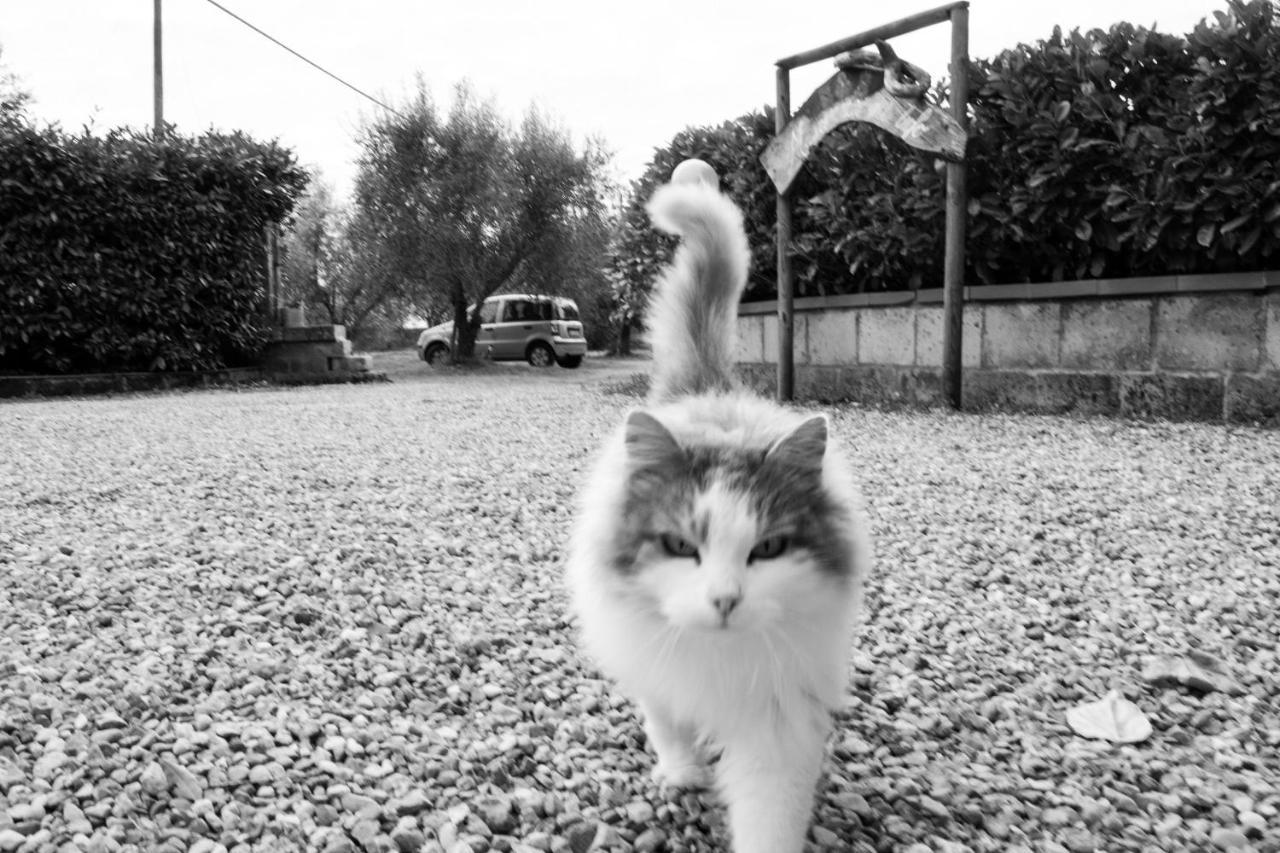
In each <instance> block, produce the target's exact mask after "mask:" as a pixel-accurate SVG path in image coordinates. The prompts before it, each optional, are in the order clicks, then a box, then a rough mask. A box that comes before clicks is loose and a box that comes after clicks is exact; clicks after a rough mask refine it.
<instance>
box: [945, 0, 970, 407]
mask: <svg viewBox="0 0 1280 853" xmlns="http://www.w3.org/2000/svg"><path fill="white" fill-rule="evenodd" d="M968 66H969V8H968V5H967V4H965V5H962V6H958V7H957V8H954V9H952V10H951V115H952V117H953V118H955V120H956V121H957V122H959V123H960V126H961V127H962V128H964V129H966V130H967V129H968V127H969V120H968V113H967V110H968V104H969V67H968ZM965 177H966V174H965V163H964V161H963V160H961V161H959V162H955V163H947V208H946V210H947V221H946V250H945V252H946V254H945V256H944V259H943V271H942V286H943V293H942V314H943V322H942V391H943V393H944V394H945V395H946V397H947V402H948V403H949V404H950V406H951V408H953V409H959V408H960V407H961V404H962V402H963V388H962V385H963V381H962V379H963V373H964V371H963V358H964V237H965V216H966V215H967V211H968V207H969V194H968V189H967V187H966V180H965Z"/></svg>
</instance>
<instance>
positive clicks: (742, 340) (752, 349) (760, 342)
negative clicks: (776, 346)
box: [737, 314, 771, 364]
mask: <svg viewBox="0 0 1280 853" xmlns="http://www.w3.org/2000/svg"><path fill="white" fill-rule="evenodd" d="M769 319H771V318H770V317H769V316H768V315H766V314H747V315H743V316H739V317H738V351H737V360H738V363H739V364H758V363H760V362H763V361H764V360H765V358H764V325H765V322H766V321H767V320H769Z"/></svg>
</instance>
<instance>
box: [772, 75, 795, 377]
mask: <svg viewBox="0 0 1280 853" xmlns="http://www.w3.org/2000/svg"><path fill="white" fill-rule="evenodd" d="M777 76H778V106H777V109H776V110H775V111H774V114H773V123H774V130H775V131H776V132H777V133H779V134H780V133H782V131H783V130H784V129H785V128H786V126H787V123H788V122H790V121H791V72H790V71H788V70H787V69H786V68H781V67H779V68H778V74H777ZM777 240H778V401H779V402H786V401H788V400H791V399H794V397H795V351H794V349H793V347H792V340H793V336H792V331H793V328H794V326H793V314H792V309H793V307H794V291H795V272H794V271H793V270H792V269H791V253H790V248H791V197H790V196H789V195H788V194H787V193H785V192H782V191H779V192H778V225H777Z"/></svg>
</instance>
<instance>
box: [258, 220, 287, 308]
mask: <svg viewBox="0 0 1280 853" xmlns="http://www.w3.org/2000/svg"><path fill="white" fill-rule="evenodd" d="M262 237H263V248H264V249H265V250H266V260H267V265H266V273H267V287H266V290H267V294H266V296H267V322H268V324H270V325H271V326H283V325H284V321H283V320H282V319H281V313H280V308H281V307H282V306H281V305H280V248H279V241H278V240H277V238H276V226H275V224H274V223H272V224H269V225H267V227H266V228H265V229H264V230H263V234H262Z"/></svg>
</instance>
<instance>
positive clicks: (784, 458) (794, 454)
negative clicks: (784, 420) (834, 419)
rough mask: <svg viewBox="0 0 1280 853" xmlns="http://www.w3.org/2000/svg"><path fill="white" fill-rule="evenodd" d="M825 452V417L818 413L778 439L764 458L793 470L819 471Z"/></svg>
mask: <svg viewBox="0 0 1280 853" xmlns="http://www.w3.org/2000/svg"><path fill="white" fill-rule="evenodd" d="M826 453H827V419H826V417H825V416H823V415H818V416H817V417H813V418H809V420H807V421H805V422H804V423H802V424H800V426H798V427H796V428H795V429H793V430H792V431H791V432H790V433H788V434H787V435H785V436H783V437H782V438H780V439H778V440H777V442H775V443H774V445H773V447H771V448H769V453H768V455H767V456H766V457H765V458H766V459H768V460H769V461H770V462H774V463H777V464H779V465H785V466H787V467H788V468H791V469H793V470H797V471H813V472H817V473H821V471H822V459H823V457H824V456H825V455H826Z"/></svg>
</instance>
